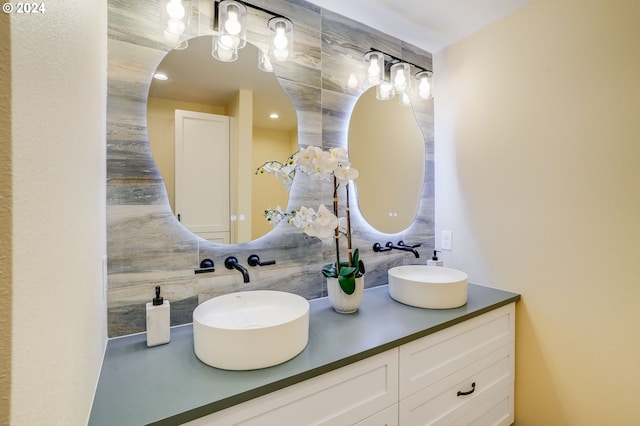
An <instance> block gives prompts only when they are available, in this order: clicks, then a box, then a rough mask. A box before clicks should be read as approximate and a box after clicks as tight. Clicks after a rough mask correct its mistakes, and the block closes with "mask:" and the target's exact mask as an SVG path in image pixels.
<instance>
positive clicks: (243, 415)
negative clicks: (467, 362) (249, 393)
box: [187, 348, 398, 426]
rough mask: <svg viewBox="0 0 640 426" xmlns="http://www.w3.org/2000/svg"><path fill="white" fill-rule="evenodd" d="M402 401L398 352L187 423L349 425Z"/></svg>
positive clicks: (257, 425) (379, 355)
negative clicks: (400, 399)
mask: <svg viewBox="0 0 640 426" xmlns="http://www.w3.org/2000/svg"><path fill="white" fill-rule="evenodd" d="M397 402H398V349H397V348H396V349H391V350H389V351H387V352H383V353H381V354H378V355H375V356H372V357H371V358H367V359H365V360H362V361H359V362H356V363H354V364H352V365H349V366H346V367H342V368H340V369H338V370H335V371H332V372H329V373H326V374H323V375H321V376H318V377H315V378H313V379H309V380H307V381H304V382H301V383H298V384H295V385H292V386H289V387H287V388H284V389H281V390H279V391H276V392H273V393H270V394H267V395H264V396H261V397H259V398H256V399H253V400H251V401H247V402H244V403H242V404H239V405H236V406H233V407H230V408H228V409H226V410H222V411H219V412H217V413H213V414H210V415H209V416H206V417H203V418H201V419H198V420H194V421H193V422H190V423H187V424H188V425H191V426H196V425H199V426H202V425H215V426H226V425H243V426H250V425H251V426H265V425H269V426H271V425H294V424H295V425H296V426H304V425H332V426H333V425H335V426H344V425H353V424H356V423H357V422H359V421H362V420H363V419H367V418H368V417H370V416H371V415H373V414H375V413H377V412H378V411H380V410H381V409H383V408H385V407H389V406H391V405H393V404H395V403H397ZM365 424H367V423H365ZM370 424H374V423H370ZM380 425H384V423H380Z"/></svg>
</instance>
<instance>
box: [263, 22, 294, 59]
mask: <svg viewBox="0 0 640 426" xmlns="http://www.w3.org/2000/svg"><path fill="white" fill-rule="evenodd" d="M268 26H269V56H271V57H272V58H273V59H275V60H276V61H286V60H288V59H289V58H290V57H291V55H292V54H293V24H292V23H291V21H290V20H288V19H287V18H285V17H282V16H276V17H273V18H271V19H269V23H268Z"/></svg>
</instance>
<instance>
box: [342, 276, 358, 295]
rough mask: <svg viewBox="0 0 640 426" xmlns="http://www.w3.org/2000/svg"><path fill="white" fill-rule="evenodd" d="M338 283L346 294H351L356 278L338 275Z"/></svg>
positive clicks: (354, 289) (354, 287) (354, 288)
mask: <svg viewBox="0 0 640 426" xmlns="http://www.w3.org/2000/svg"><path fill="white" fill-rule="evenodd" d="M338 283H339V284H340V288H341V289H342V291H344V292H345V293H347V294H353V292H354V291H356V278H355V276H347V277H342V276H341V277H338Z"/></svg>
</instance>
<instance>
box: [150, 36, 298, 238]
mask: <svg viewBox="0 0 640 426" xmlns="http://www.w3.org/2000/svg"><path fill="white" fill-rule="evenodd" d="M211 43H212V37H211V36H201V37H196V38H194V39H191V40H189V43H188V47H187V48H186V49H174V50H172V51H170V52H169V53H168V54H167V55H166V56H165V58H164V59H163V60H162V62H161V63H160V64H159V65H158V68H157V71H158V72H162V73H164V74H165V75H167V76H168V80H156V79H154V80H153V81H152V83H151V86H150V89H149V98H148V103H147V126H148V132H149V141H150V145H151V150H152V153H153V156H154V159H155V161H156V164H157V165H158V168H159V170H160V173H161V174H162V176H163V178H164V181H165V185H166V189H167V193H168V197H169V202H170V205H171V208H172V210H173V212H174V213H175V214H176V215H179V214H181V213H180V212H179V211H177V210H176V191H180V196H179V197H178V199H179V200H180V199H183V200H184V197H187V196H188V195H186V194H185V192H189V193H190V192H193V194H194V197H196V198H197V197H200V198H201V199H202V198H203V197H207V196H211V197H214V198H215V197H216V195H215V194H222V193H223V191H215V190H213V189H211V188H210V187H211V185H208V184H207V183H206V181H207V180H211V179H212V177H211V176H210V174H208V173H207V167H206V166H204V165H203V163H201V162H200V161H198V166H197V167H198V168H199V170H200V171H201V172H202V176H203V177H202V180H203V181H204V182H202V186H201V188H196V189H195V190H194V191H191V189H192V188H187V189H188V191H181V190H180V189H176V186H175V182H176V179H177V180H178V181H180V179H181V178H180V176H176V148H175V146H174V143H175V140H174V139H175V138H174V134H175V128H176V126H175V122H174V116H175V111H176V110H186V111H193V112H197V113H207V114H219V115H226V116H229V117H231V118H232V119H231V121H230V123H231V124H230V141H229V159H228V160H225V161H228V162H229V163H228V168H229V172H230V173H229V191H228V192H229V196H228V197H226V196H225V197H218V198H215V203H224V202H227V203H228V204H229V208H228V212H229V213H228V216H229V217H228V222H227V225H228V231H225V232H226V235H228V237H225V236H224V234H225V232H222V233H214V234H211V233H206V232H202V229H204V228H203V227H204V226H205V225H204V224H200V223H199V224H198V225H197V226H192V225H189V224H188V222H187V221H186V219H185V218H184V217H181V221H182V222H183V224H185V226H187V228H189V229H190V230H191V231H192V232H194V233H196V234H198V235H200V236H202V237H203V238H205V239H209V240H212V241H216V242H225V243H240V242H245V241H250V240H254V239H256V238H259V237H261V236H263V235H265V234H266V233H268V232H269V231H270V230H271V229H272V227H271V225H270V224H269V223H268V222H267V221H266V220H265V219H264V217H263V216H262V212H263V211H264V210H265V209H268V208H275V207H277V206H278V205H279V206H281V207H282V208H286V207H287V202H288V193H287V192H286V191H284V189H283V188H282V185H281V184H280V183H279V182H278V181H277V180H272V179H256V177H255V174H254V172H255V170H256V168H257V167H259V166H260V165H262V164H264V163H265V162H267V161H270V160H284V159H286V158H287V157H288V156H289V155H290V154H291V153H292V152H295V151H296V150H297V145H298V141H297V137H298V134H297V117H296V113H295V110H294V109H293V106H292V104H291V101H290V100H289V98H288V96H287V95H286V94H285V93H284V91H283V90H282V88H281V86H280V84H279V82H278V80H277V78H276V76H275V74H273V73H267V72H263V71H260V70H259V69H258V49H257V48H256V47H255V46H253V45H247V47H246V48H245V49H243V50H242V51H240V52H239V53H240V57H239V59H238V60H237V61H236V62H220V61H217V60H215V59H214V58H213V57H212V56H211ZM274 113H277V115H278V118H277V119H274V118H271V117H270V116H271V115H272V114H274ZM247 123H248V124H247ZM207 152H209V151H208V150H207ZM220 161H221V160H220V159H218V158H216V159H212V160H211V162H210V167H217V165H216V164H219V162H220ZM184 168H186V169H187V170H189V165H188V164H186V165H185V166H184ZM193 173H195V171H194V172H193ZM192 186H193V185H192ZM223 198H226V200H225V199H223ZM184 205H185V204H184V203H180V206H184ZM191 205H193V203H191ZM180 206H179V208H182V207H180ZM204 208H206V206H205V205H203V206H202V207H201V209H204ZM218 210H219V209H218ZM199 213H201V214H200V215H201V216H202V215H204V214H203V213H202V212H201V211H200V212H199ZM190 216H191V217H193V215H190Z"/></svg>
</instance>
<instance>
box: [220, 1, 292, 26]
mask: <svg viewBox="0 0 640 426" xmlns="http://www.w3.org/2000/svg"><path fill="white" fill-rule="evenodd" d="M222 1H224V0H214V2H213V8H214V11H213V12H214V13H213V29H214V30H215V31H217V30H218V25H219V22H218V9H219V8H220V2H222ZM234 1H235V2H237V3H240V4H242V5H243V6H245V7H250V8H251V9H254V10H259V11H260V12H264V13H266V14H268V15H271V16H273V17H274V18H284V19H286V20H288V21H291V19H289V18H287V17H286V16H284V15H281V14H279V13H276V12H273V11H271V10H269V9H265V8H263V7H260V6H255V5H253V4H250V3H247V2H245V1H242V0H234Z"/></svg>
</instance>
